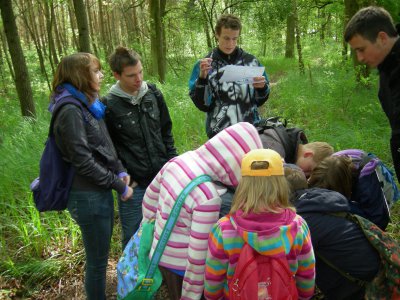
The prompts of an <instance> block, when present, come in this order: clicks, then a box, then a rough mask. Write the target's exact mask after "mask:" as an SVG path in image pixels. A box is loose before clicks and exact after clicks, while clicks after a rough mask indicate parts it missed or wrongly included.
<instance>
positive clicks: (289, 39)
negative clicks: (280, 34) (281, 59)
mask: <svg viewBox="0 0 400 300" xmlns="http://www.w3.org/2000/svg"><path fill="white" fill-rule="evenodd" d="M294 25H295V15H294V11H293V10H291V12H290V13H289V15H288V16H287V18H286V47H285V57H286V58H294V41H295V35H294Z"/></svg>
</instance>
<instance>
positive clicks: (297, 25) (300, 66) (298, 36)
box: [293, 0, 305, 75]
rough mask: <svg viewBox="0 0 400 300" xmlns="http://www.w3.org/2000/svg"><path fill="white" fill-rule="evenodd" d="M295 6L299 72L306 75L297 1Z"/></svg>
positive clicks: (294, 2)
mask: <svg viewBox="0 0 400 300" xmlns="http://www.w3.org/2000/svg"><path fill="white" fill-rule="evenodd" d="M293 4H294V6H295V13H294V16H295V17H294V28H295V32H296V45H297V56H298V60H299V71H300V74H303V75H304V74H305V70H304V61H303V54H302V49H301V37H300V36H301V32H300V26H299V15H298V12H297V1H296V0H294V1H293Z"/></svg>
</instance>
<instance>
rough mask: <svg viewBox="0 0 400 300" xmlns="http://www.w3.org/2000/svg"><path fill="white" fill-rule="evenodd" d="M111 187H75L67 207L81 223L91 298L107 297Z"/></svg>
mask: <svg viewBox="0 0 400 300" xmlns="http://www.w3.org/2000/svg"><path fill="white" fill-rule="evenodd" d="M113 202H114V201H113V195H112V192H111V190H110V191H104V192H94V191H76V190H72V191H71V193H70V196H69V200H68V210H69V212H70V214H71V216H72V218H73V219H74V220H75V221H76V223H77V224H78V225H79V228H80V230H81V233H82V239H83V245H84V247H85V254H86V271H85V291H86V296H87V299H88V300H103V299H106V294H105V288H106V270H107V262H108V254H109V251H110V244H111V235H112V230H113V219H114V205H113Z"/></svg>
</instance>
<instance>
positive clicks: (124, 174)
mask: <svg viewBox="0 0 400 300" xmlns="http://www.w3.org/2000/svg"><path fill="white" fill-rule="evenodd" d="M126 176H128V173H126V172H121V173H119V174H118V178H124V177H126Z"/></svg>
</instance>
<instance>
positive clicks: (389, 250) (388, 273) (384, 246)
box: [317, 213, 400, 300]
mask: <svg viewBox="0 0 400 300" xmlns="http://www.w3.org/2000/svg"><path fill="white" fill-rule="evenodd" d="M330 214H331V215H334V216H338V217H344V218H346V219H348V220H350V221H352V222H353V223H356V224H357V225H358V226H360V228H361V229H362V231H363V233H364V235H365V237H366V238H367V240H368V241H369V242H370V243H371V245H372V246H373V247H374V248H375V250H376V251H377V252H378V253H379V256H380V257H381V268H380V270H379V272H378V274H377V275H376V276H375V278H374V279H373V280H372V281H371V282H367V281H363V280H360V279H357V278H355V277H352V276H351V275H350V274H348V273H345V272H344V271H342V270H340V269H339V268H337V267H336V266H335V265H333V264H332V263H331V262H330V261H328V260H327V259H326V258H324V257H322V256H321V255H320V254H318V253H317V256H318V257H319V258H321V259H322V260H323V261H324V262H325V263H326V264H328V265H329V266H330V267H332V268H333V269H335V270H336V271H338V272H339V273H340V274H342V275H343V276H344V277H346V278H347V279H349V280H350V281H352V282H355V283H357V284H359V285H362V286H365V299H367V300H383V299H400V246H399V244H398V242H397V241H396V240H395V239H394V238H392V237H391V236H390V235H389V234H388V233H387V232H384V231H382V230H381V229H380V228H379V227H378V226H376V225H375V224H374V223H372V222H371V221H369V220H367V219H364V218H363V217H360V216H358V215H352V214H350V213H330Z"/></svg>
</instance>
